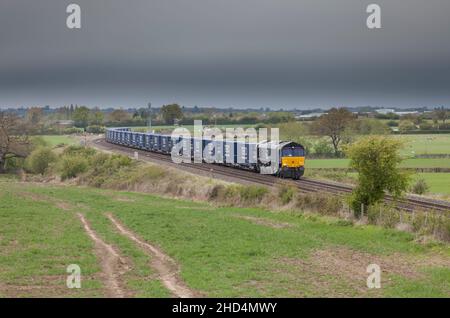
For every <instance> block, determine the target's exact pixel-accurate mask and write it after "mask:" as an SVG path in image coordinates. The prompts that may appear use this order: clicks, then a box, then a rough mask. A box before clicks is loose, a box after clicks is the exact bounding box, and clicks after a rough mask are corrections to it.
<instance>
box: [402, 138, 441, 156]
mask: <svg viewBox="0 0 450 318" xmlns="http://www.w3.org/2000/svg"><path fill="white" fill-rule="evenodd" d="M395 138H399V139H401V140H404V141H405V142H406V147H405V150H404V151H403V153H404V154H406V155H414V154H450V134H443V135H395Z"/></svg>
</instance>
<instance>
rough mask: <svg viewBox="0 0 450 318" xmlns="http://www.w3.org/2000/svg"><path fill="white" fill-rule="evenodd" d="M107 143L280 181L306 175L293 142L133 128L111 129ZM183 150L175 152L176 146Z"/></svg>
mask: <svg viewBox="0 0 450 318" xmlns="http://www.w3.org/2000/svg"><path fill="white" fill-rule="evenodd" d="M106 141H107V142H109V143H113V144H117V145H122V146H126V147H130V148H136V149H141V150H145V151H151V152H160V153H163V154H168V155H170V154H172V155H173V152H174V151H175V150H176V149H180V150H177V153H176V155H178V156H183V158H189V159H194V158H201V159H200V160H201V161H205V162H208V163H214V164H221V165H227V166H231V167H235V168H241V169H247V170H253V171H256V172H258V173H261V174H271V175H276V176H278V177H281V178H292V179H299V178H300V177H301V176H303V174H304V172H305V149H304V147H303V146H302V145H301V144H299V143H296V142H292V141H279V142H275V141H263V142H251V141H249V140H246V141H239V140H236V139H234V140H218V139H217V140H216V139H215V138H214V137H213V138H206V137H203V138H195V137H191V136H177V137H174V136H171V135H164V134H158V133H152V132H146V133H143V132H134V131H132V130H131V129H130V128H108V129H107V130H106ZM177 144H178V145H180V146H181V147H177V148H175V147H174V145H177Z"/></svg>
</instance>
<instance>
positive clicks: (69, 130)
mask: <svg viewBox="0 0 450 318" xmlns="http://www.w3.org/2000/svg"><path fill="white" fill-rule="evenodd" d="M62 132H63V134H65V135H73V134H79V133H83V132H84V130H83V128H76V127H70V128H65V129H64V130H63V131H62Z"/></svg>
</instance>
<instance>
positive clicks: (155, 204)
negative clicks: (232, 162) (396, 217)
mask: <svg viewBox="0 0 450 318" xmlns="http://www.w3.org/2000/svg"><path fill="white" fill-rule="evenodd" d="M70 264H77V265H78V266H79V267H80V269H81V288H79V289H78V288H72V289H70V288H67V287H66V279H67V276H68V275H69V274H68V273H67V272H66V269H67V266H68V265H70ZM369 264H378V265H379V266H380V268H381V271H382V272H381V288H380V289H368V288H367V286H366V280H367V277H368V275H369V274H368V273H367V272H366V269H367V266H368V265H369ZM0 296H13V297H26V296H35V297H38V296H42V297H52V296H63V297H66V296H67V297H85V296H94V297H96V296H98V297H100V296H111V297H123V296H130V297H164V296H169V297H170V296H173V297H179V296H194V297H215V296H223V297H271V296H273V297H311V296H325V297H326V296H337V297H341V296H342V297H344V296H346V297H351V296H368V297H396V296H398V297H418V296H425V297H429V296H438V297H449V296H450V248H449V246H448V245H446V244H444V243H442V244H441V243H440V244H436V243H434V244H419V243H416V242H415V237H414V235H413V234H410V233H406V232H399V231H396V230H387V229H382V228H378V227H374V226H352V225H349V223H347V222H345V221H343V220H335V219H324V218H319V217H316V216H311V215H304V214H292V213H288V212H271V211H266V210H262V209H250V208H236V207H215V206H213V205H210V204H208V203H202V202H192V201H185V200H177V199H169V198H162V197H157V196H152V195H148V194H139V193H129V192H118V191H111V190H100V189H93V188H86V187H75V186H56V185H54V186H50V185H43V184H31V183H21V182H18V181H16V180H15V179H5V178H1V179H0Z"/></svg>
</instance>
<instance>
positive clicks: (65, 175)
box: [60, 156, 89, 180]
mask: <svg viewBox="0 0 450 318" xmlns="http://www.w3.org/2000/svg"><path fill="white" fill-rule="evenodd" d="M88 166H89V165H88V160H87V159H86V158H84V157H81V156H64V157H63V158H62V159H61V164H60V173H61V179H62V180H66V179H70V178H75V177H76V176H78V175H79V174H80V173H83V172H86V170H87V169H88Z"/></svg>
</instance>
